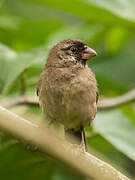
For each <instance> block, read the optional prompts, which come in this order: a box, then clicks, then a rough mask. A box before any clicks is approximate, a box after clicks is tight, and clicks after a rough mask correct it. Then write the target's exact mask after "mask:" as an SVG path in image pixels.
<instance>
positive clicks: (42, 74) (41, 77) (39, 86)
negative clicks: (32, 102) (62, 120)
mask: <svg viewBox="0 0 135 180" xmlns="http://www.w3.org/2000/svg"><path fill="white" fill-rule="evenodd" d="M44 73H45V71H43V72H42V73H41V74H40V78H39V80H38V87H37V96H39V93H40V90H41V85H42V79H43V76H44Z"/></svg>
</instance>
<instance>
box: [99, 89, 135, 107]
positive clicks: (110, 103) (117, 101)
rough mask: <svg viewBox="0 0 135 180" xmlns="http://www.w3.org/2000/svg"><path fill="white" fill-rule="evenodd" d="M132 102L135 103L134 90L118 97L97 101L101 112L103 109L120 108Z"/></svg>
mask: <svg viewBox="0 0 135 180" xmlns="http://www.w3.org/2000/svg"><path fill="white" fill-rule="evenodd" d="M133 101H135V89H133V90H131V91H129V92H127V93H125V94H123V95H121V96H119V97H116V98H110V99H105V100H101V101H99V103H98V109H99V110H103V109H109V108H114V107H118V106H121V105H123V104H127V103H131V102H133Z"/></svg>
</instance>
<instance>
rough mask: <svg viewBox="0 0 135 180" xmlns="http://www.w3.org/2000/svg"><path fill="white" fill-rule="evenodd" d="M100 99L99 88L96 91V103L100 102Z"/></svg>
mask: <svg viewBox="0 0 135 180" xmlns="http://www.w3.org/2000/svg"><path fill="white" fill-rule="evenodd" d="M98 99H99V92H98V89H97V91H96V103H97V102H98Z"/></svg>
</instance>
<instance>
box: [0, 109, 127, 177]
mask: <svg viewBox="0 0 135 180" xmlns="http://www.w3.org/2000/svg"><path fill="white" fill-rule="evenodd" d="M0 129H1V130H2V131H3V132H7V133H8V134H11V135H12V136H14V137H15V138H16V139H18V140H23V141H26V142H31V144H32V145H35V146H37V147H38V148H39V149H40V151H42V152H45V153H48V154H49V155H50V156H52V157H55V158H56V159H57V160H59V161H60V162H61V161H62V162H64V163H65V164H67V165H69V166H70V167H73V168H74V169H75V170H77V172H79V173H80V174H82V175H85V176H87V177H90V178H93V179H95V180H101V179H103V180H116V179H117V180H129V179H128V178H127V177H126V176H124V175H123V174H122V173H120V172H119V171H117V170H116V169H115V168H113V167H112V166H111V165H109V164H107V163H106V162H104V161H102V160H100V159H98V158H97V157H95V156H93V155H91V154H89V153H86V152H81V151H80V149H79V148H75V146H73V145H71V144H69V143H67V142H66V141H64V140H61V139H59V138H58V137H57V133H56V132H52V131H51V132H50V131H49V129H47V128H43V127H39V126H37V125H36V124H33V123H31V122H29V121H27V120H25V119H23V118H21V117H19V116H17V115H16V114H14V113H12V112H10V111H8V110H7V109H5V108H3V107H0Z"/></svg>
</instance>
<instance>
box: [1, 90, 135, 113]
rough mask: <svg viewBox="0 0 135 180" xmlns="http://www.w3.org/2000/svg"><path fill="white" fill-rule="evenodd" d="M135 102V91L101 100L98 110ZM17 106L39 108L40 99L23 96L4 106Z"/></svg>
mask: <svg viewBox="0 0 135 180" xmlns="http://www.w3.org/2000/svg"><path fill="white" fill-rule="evenodd" d="M133 101H135V89H133V90H131V91H129V92H127V93H125V94H123V95H121V96H119V97H116V98H108V99H104V100H100V101H99V102H98V109H99V110H104V109H109V108H114V107H118V106H120V105H123V104H127V103H131V102H133ZM16 105H34V106H35V105H36V106H38V105H39V103H38V98H37V97H26V96H21V97H18V98H16V99H14V100H12V101H10V102H9V103H8V104H6V103H5V104H4V105H3V106H4V107H6V108H11V107H13V106H16Z"/></svg>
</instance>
